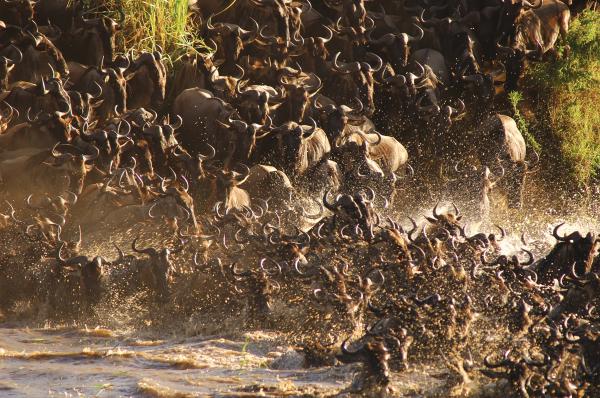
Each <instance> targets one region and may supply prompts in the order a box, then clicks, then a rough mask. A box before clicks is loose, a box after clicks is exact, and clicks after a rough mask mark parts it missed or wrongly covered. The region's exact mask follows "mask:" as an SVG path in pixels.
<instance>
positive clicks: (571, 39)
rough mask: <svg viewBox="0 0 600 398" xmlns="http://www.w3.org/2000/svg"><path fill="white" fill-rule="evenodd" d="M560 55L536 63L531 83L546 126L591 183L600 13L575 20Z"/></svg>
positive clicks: (598, 131) (599, 136)
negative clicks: (541, 105)
mask: <svg viewBox="0 0 600 398" xmlns="http://www.w3.org/2000/svg"><path fill="white" fill-rule="evenodd" d="M567 45H568V47H567ZM558 52H559V54H560V58H559V59H558V60H557V61H555V62H552V61H550V62H544V63H538V64H533V65H531V66H530V68H529V69H528V71H527V73H526V82H528V83H529V84H533V85H534V86H535V88H536V89H537V90H538V91H539V93H540V94H541V95H540V98H542V101H543V105H544V106H545V107H546V108H547V116H548V117H547V119H548V126H547V127H548V128H549V129H550V131H551V134H553V135H555V136H556V138H558V141H559V143H560V151H561V155H562V156H563V158H564V159H565V160H566V162H567V164H568V165H569V166H570V169H571V174H572V175H573V177H574V178H575V179H576V180H577V182H578V183H581V184H586V183H588V182H589V181H590V179H591V178H593V177H596V176H597V175H598V171H599V170H600V12H598V11H590V10H587V11H585V12H583V13H581V14H580V15H579V17H578V18H577V19H576V20H574V21H572V25H571V27H570V31H569V34H568V35H567V40H566V43H565V42H561V43H559V45H558Z"/></svg>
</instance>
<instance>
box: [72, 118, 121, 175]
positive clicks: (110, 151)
mask: <svg viewBox="0 0 600 398" xmlns="http://www.w3.org/2000/svg"><path fill="white" fill-rule="evenodd" d="M122 126H124V127H122ZM130 131H131V125H129V123H127V122H126V121H125V122H123V123H122V124H121V123H119V125H118V126H113V125H109V126H108V129H107V130H103V129H98V130H96V131H95V132H93V133H87V132H85V131H81V135H80V136H81V138H83V139H84V140H86V141H88V142H93V143H94V146H96V147H97V148H98V150H99V151H100V156H99V157H98V159H97V160H96V162H95V164H96V167H98V168H101V169H102V170H107V171H109V172H111V171H112V170H110V168H111V166H112V165H119V163H120V155H121V147H122V146H124V145H125V144H121V143H119V140H120V139H123V138H127V137H128V135H129V132H130Z"/></svg>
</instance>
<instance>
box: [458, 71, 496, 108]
mask: <svg viewBox="0 0 600 398" xmlns="http://www.w3.org/2000/svg"><path fill="white" fill-rule="evenodd" d="M460 79H461V81H462V83H463V87H464V88H465V93H466V94H467V96H469V97H470V98H469V99H470V100H471V101H472V102H473V103H477V104H479V105H480V106H483V105H487V104H491V102H492V101H493V100H494V95H495V94H496V89H495V87H494V78H493V77H492V75H490V74H488V73H475V74H472V75H461V76H460Z"/></svg>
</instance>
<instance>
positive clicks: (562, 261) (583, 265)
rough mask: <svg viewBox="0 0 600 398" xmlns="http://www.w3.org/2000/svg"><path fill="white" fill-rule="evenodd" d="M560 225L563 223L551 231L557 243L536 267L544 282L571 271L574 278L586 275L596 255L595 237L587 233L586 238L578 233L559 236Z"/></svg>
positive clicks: (596, 242) (596, 240)
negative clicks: (574, 275)
mask: <svg viewBox="0 0 600 398" xmlns="http://www.w3.org/2000/svg"><path fill="white" fill-rule="evenodd" d="M562 225H564V223H561V224H558V225H557V226H556V227H555V228H554V230H553V231H552V235H553V236H554V238H555V239H556V240H557V243H556V245H555V246H554V248H553V249H552V251H550V253H548V255H547V256H546V257H545V258H544V259H543V260H542V261H541V262H540V263H539V265H538V275H540V278H541V279H542V280H543V281H545V282H550V281H552V279H553V278H560V277H561V276H562V275H564V274H570V273H571V271H572V270H573V271H574V272H575V273H576V274H577V275H576V276H583V275H585V274H588V273H589V272H590V271H591V270H592V265H593V262H594V258H595V257H596V255H597V254H598V239H596V236H595V235H593V234H592V233H591V232H588V233H587V234H586V236H582V235H581V234H580V233H579V231H575V232H572V233H571V234H569V235H567V236H560V235H558V230H559V228H560V227H561V226H562Z"/></svg>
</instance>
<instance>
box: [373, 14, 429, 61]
mask: <svg viewBox="0 0 600 398" xmlns="http://www.w3.org/2000/svg"><path fill="white" fill-rule="evenodd" d="M414 26H415V28H417V31H418V34H417V36H411V35H409V34H408V33H386V34H385V35H383V36H381V37H380V38H378V39H373V38H371V35H370V32H369V33H368V34H367V38H368V40H369V43H370V44H371V45H372V46H374V47H375V48H377V49H380V50H381V51H384V52H385V53H386V54H387V60H388V62H390V63H391V64H392V66H393V67H394V70H396V71H401V70H402V68H404V67H405V66H406V65H407V64H408V56H409V55H410V44H411V43H413V42H417V41H419V40H421V39H422V38H423V35H424V32H423V29H421V28H420V27H419V26H418V25H414Z"/></svg>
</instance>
